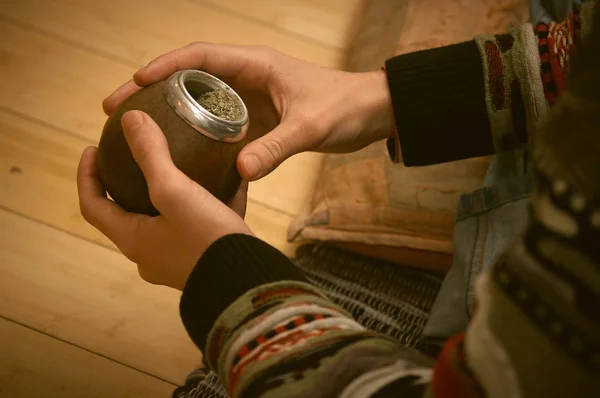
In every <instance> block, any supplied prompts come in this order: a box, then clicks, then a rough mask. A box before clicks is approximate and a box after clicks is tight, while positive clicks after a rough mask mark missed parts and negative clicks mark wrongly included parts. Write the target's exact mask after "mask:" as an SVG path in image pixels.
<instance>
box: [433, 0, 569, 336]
mask: <svg viewBox="0 0 600 398" xmlns="http://www.w3.org/2000/svg"><path fill="white" fill-rule="evenodd" d="M576 3H580V1H573V0H562V1H561V0H530V1H529V10H530V17H531V23H533V24H537V23H540V22H543V23H548V22H550V21H553V20H555V21H561V20H563V19H564V18H566V17H567V15H568V14H569V13H570V12H571V11H572V9H573V5H574V4H576ZM532 180H533V178H532V173H531V168H530V167H529V161H528V159H527V152H526V150H524V149H521V150H514V151H509V152H504V153H499V154H497V155H494V157H493V159H492V162H491V164H490V167H489V169H488V172H487V175H486V179H485V183H484V187H483V188H482V189H480V190H478V191H475V192H473V193H469V194H466V195H463V196H462V197H461V199H460V200H459V203H458V209H457V219H456V225H455V227H454V247H453V253H454V260H453V264H452V268H451V269H450V271H449V272H448V274H447V275H446V277H445V279H444V282H443V284H442V287H441V289H440V292H439V293H438V296H437V298H436V301H435V303H434V305H433V308H432V310H431V314H430V317H429V320H428V322H427V324H426V326H425V328H424V330H423V338H424V339H425V341H427V342H430V343H438V344H442V343H443V342H444V341H445V340H446V339H447V338H449V337H451V336H453V335H455V334H457V333H461V332H463V331H464V330H465V329H466V328H467V324H468V323H469V320H470V319H471V316H472V315H473V307H474V302H473V301H474V300H473V283H474V280H475V278H476V277H477V275H479V274H480V273H481V272H485V271H486V270H487V269H489V268H490V267H491V266H492V265H493V264H494V263H495V262H496V260H497V259H498V257H499V256H500V255H501V254H502V253H503V252H505V251H506V250H507V249H508V248H509V247H510V246H511V245H512V243H513V242H514V241H515V240H516V239H517V238H518V237H519V235H520V234H521V233H522V232H523V229H524V227H525V223H526V222H527V206H528V204H529V196H530V193H531V189H532Z"/></svg>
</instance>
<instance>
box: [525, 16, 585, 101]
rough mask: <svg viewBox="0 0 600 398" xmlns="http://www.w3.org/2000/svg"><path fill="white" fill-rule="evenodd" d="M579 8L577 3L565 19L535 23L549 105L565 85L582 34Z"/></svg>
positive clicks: (545, 92) (545, 91)
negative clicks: (572, 56)
mask: <svg viewBox="0 0 600 398" xmlns="http://www.w3.org/2000/svg"><path fill="white" fill-rule="evenodd" d="M580 9H581V7H580V5H578V4H577V5H574V6H573V12H572V13H571V14H569V16H568V18H567V19H565V20H564V21H563V22H561V23H556V22H550V23H549V24H545V23H541V24H539V25H537V26H536V27H535V34H536V36H537V38H538V48H539V52H540V63H541V73H542V82H543V84H544V94H545V96H546V101H548V103H549V104H550V105H552V104H554V102H556V99H557V98H558V95H559V94H560V93H561V92H562V91H563V90H564V88H565V82H566V79H567V75H568V73H569V58H570V55H571V52H572V51H573V48H574V46H575V45H577V43H578V42H579V38H580V35H581V21H580V18H579V12H580Z"/></svg>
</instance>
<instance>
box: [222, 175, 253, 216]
mask: <svg viewBox="0 0 600 398" xmlns="http://www.w3.org/2000/svg"><path fill="white" fill-rule="evenodd" d="M247 203H248V181H244V180H242V183H241V184H240V187H239V189H238V190H237V192H236V193H235V196H234V197H233V199H231V200H230V201H229V203H228V204H227V205H228V206H229V207H230V208H231V209H232V210H233V211H235V212H236V213H237V215H238V216H240V217H241V218H242V219H243V218H244V217H245V216H246V205H247Z"/></svg>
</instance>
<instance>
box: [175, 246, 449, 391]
mask: <svg viewBox="0 0 600 398" xmlns="http://www.w3.org/2000/svg"><path fill="white" fill-rule="evenodd" d="M296 265H297V266H298V267H299V268H300V269H301V270H302V271H303V272H304V273H305V275H306V277H307V278H308V279H309V281H310V282H311V283H312V284H314V286H315V287H317V288H319V289H320V290H321V291H322V292H323V293H325V295H327V297H328V298H330V299H331V300H332V301H333V302H334V303H335V304H337V305H339V306H340V307H341V308H343V309H344V310H346V311H348V312H349V313H350V314H351V315H352V316H353V318H354V319H355V320H356V321H357V322H359V323H360V324H361V325H362V326H363V327H365V328H366V329H368V330H370V331H374V332H378V333H382V334H384V335H386V336H388V337H391V338H393V339H394V340H396V341H398V342H400V343H401V344H402V345H403V346H405V347H407V348H414V349H417V350H420V351H421V352H424V353H427V354H430V355H433V356H436V355H437V354H438V351H437V350H438V348H437V346H429V345H426V344H425V343H423V342H422V341H421V338H420V336H421V332H422V330H423V327H424V326H425V323H426V322H427V319H428V315H429V311H430V309H431V306H432V304H433V301H434V300H435V297H436V295H437V292H438V290H439V288H440V286H441V282H442V277H441V276H439V275H437V274H433V273H429V272H426V271H423V270H419V269H413V268H408V267H406V268H403V267H399V266H398V265H396V264H391V263H387V262H384V261H380V260H374V259H371V258H368V257H364V256H359V255H356V254H353V253H349V252H346V251H344V250H341V249H338V248H333V247H329V246H327V245H320V246H313V245H307V246H304V247H301V248H300V249H299V250H298V259H297V260H296ZM300 292H301V293H303V294H310V292H309V291H307V290H303V289H297V288H296V289H293V290H290V289H284V288H282V289H279V290H271V291H269V292H268V293H265V294H263V295H259V296H257V297H256V299H255V300H254V302H255V303H257V304H259V305H262V304H266V303H268V302H272V300H277V299H281V298H286V297H289V295H290V294H294V293H300ZM266 334H269V332H266V333H265V334H264V335H265V337H266ZM258 339H259V337H257V343H258ZM240 359H241V358H240ZM204 373H205V374H206V375H207V376H205V377H203V378H198V379H193V378H192V379H188V380H187V382H186V386H184V387H182V388H179V389H178V390H177V391H175V393H174V394H173V397H174V398H227V394H226V391H225V389H224V388H223V387H222V386H221V384H220V380H219V378H218V376H217V375H216V374H215V373H214V372H211V371H209V370H205V371H204ZM190 390H191V391H194V392H193V393H192V392H187V391H190Z"/></svg>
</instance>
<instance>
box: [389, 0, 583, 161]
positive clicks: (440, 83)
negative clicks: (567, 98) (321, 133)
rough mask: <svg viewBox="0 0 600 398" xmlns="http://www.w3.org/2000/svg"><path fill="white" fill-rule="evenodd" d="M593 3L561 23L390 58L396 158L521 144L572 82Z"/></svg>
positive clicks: (454, 155) (471, 153)
mask: <svg viewBox="0 0 600 398" xmlns="http://www.w3.org/2000/svg"><path fill="white" fill-rule="evenodd" d="M590 10H591V6H590V5H589V4H588V5H586V4H584V5H583V6H580V5H576V6H574V8H573V12H572V13H571V14H569V16H568V17H567V18H566V19H565V20H564V21H562V22H561V23H554V22H551V23H550V24H544V23H541V24H539V25H537V26H532V25H531V24H524V25H520V26H517V27H515V28H513V29H512V31H511V32H509V33H507V34H503V35H495V36H492V35H478V36H476V37H475V39H474V40H472V41H468V42H464V43H459V44H455V45H450V46H446V47H441V48H434V49H429V50H424V51H418V52H414V53H410V54H404V55H400V56H397V57H394V58H391V59H389V60H388V61H387V62H386V71H387V75H388V82H389V87H390V93H391V97H392V103H393V108H394V113H395V116H396V122H397V134H396V138H395V140H390V141H389V142H388V148H389V149H390V154H391V156H392V158H393V159H394V160H395V161H400V160H402V161H403V162H404V164H406V165H407V166H424V165H429V164H435V163H442V162H448V161H454V160H460V159H466V158H470V157H475V156H483V155H490V154H492V153H495V152H498V151H504V150H508V149H513V148H517V147H519V146H522V145H524V144H525V143H527V141H528V137H529V136H530V134H531V133H532V132H533V130H534V129H535V126H536V124H537V122H538V121H539V120H541V119H542V118H543V117H544V116H545V114H546V112H547V110H548V107H549V106H550V105H552V104H553V103H554V102H555V101H556V98H557V97H558V95H559V94H560V93H561V92H562V90H563V89H564V87H565V81H566V79H567V75H568V73H569V62H570V61H569V60H570V55H571V53H572V52H573V49H574V48H575V46H576V45H577V43H578V42H579V40H580V39H581V36H582V35H584V34H585V33H586V31H587V30H588V28H589V19H590Z"/></svg>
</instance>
